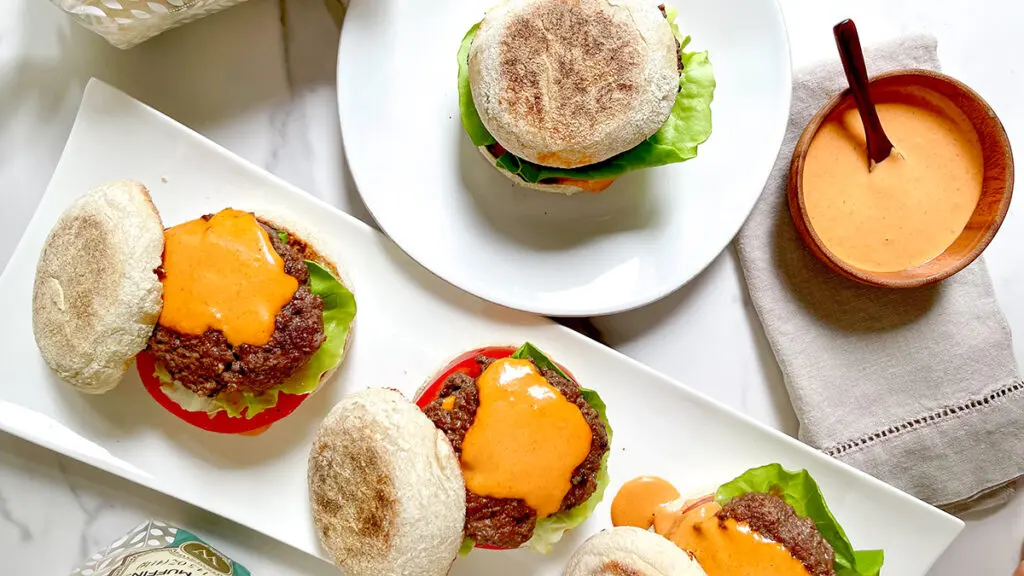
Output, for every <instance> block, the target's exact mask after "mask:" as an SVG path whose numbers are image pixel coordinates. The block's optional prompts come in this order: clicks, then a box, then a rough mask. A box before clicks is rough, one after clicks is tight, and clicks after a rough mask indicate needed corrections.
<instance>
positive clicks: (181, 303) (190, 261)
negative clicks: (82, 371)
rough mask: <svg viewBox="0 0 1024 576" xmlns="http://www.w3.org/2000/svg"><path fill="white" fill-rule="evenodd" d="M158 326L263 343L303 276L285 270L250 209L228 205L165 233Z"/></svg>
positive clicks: (234, 342)
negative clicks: (205, 218)
mask: <svg viewBox="0 0 1024 576" xmlns="http://www.w3.org/2000/svg"><path fill="white" fill-rule="evenodd" d="M164 240H165V244H164V262H163V268H164V278H163V286H164V306H163V310H162V311H161V313H160V320H159V322H160V324H161V325H162V326H165V327H167V328H170V329H172V330H176V331H178V332H180V333H182V334H194V335H198V334H202V333H204V332H206V331H207V330H220V331H221V332H223V333H224V336H225V337H226V338H227V341H228V342H229V343H231V344H232V345H233V346H238V345H241V344H252V345H254V346H262V345H264V344H266V343H267V342H269V341H270V337H271V336H272V335H273V333H274V319H275V317H276V316H277V314H278V312H280V311H281V309H282V308H283V307H284V306H285V305H286V304H288V302H289V301H290V300H291V298H292V296H293V295H294V294H295V290H297V289H298V281H297V280H296V279H295V278H293V277H291V276H289V275H288V274H285V272H284V261H283V260H282V259H281V257H280V256H279V255H278V254H277V252H276V251H274V247H273V245H272V244H271V242H270V237H269V236H268V235H267V232H266V230H264V229H263V227H262V226H260V225H259V223H258V222H257V221H256V217H255V216H253V215H252V214H250V213H248V212H240V211H238V210H231V209H227V210H223V211H221V212H219V213H217V214H216V215H214V216H213V217H212V218H210V219H209V220H202V219H199V220H192V221H191V222H185V223H184V224H180V225H178V226H175V227H173V228H169V229H168V230H167V231H165V232H164Z"/></svg>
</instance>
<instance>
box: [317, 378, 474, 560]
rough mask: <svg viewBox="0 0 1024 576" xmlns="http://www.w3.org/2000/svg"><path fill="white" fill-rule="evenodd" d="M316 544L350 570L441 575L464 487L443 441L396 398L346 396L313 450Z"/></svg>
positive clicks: (453, 550)
mask: <svg viewBox="0 0 1024 576" xmlns="http://www.w3.org/2000/svg"><path fill="white" fill-rule="evenodd" d="M309 493H310V503H311V506H312V508H313V521H314V523H315V524H316V528H317V533H318V534H319V536H320V542H321V543H322V544H323V546H324V548H326V549H327V551H328V552H329V553H330V554H331V557H332V558H333V559H334V562H335V563H336V564H337V565H338V567H340V568H341V569H342V570H343V571H344V572H345V574H346V575H348V576H377V575H379V576H442V575H444V574H447V573H448V570H449V569H450V568H451V565H452V562H453V561H454V560H455V557H456V555H457V554H458V551H459V546H460V545H461V544H462V528H463V525H464V523H465V518H466V488H465V484H464V483H463V480H462V471H461V469H460V467H459V461H458V459H457V458H456V456H455V452H454V451H453V450H452V447H451V445H450V444H449V443H448V440H447V438H446V437H445V436H444V434H443V433H441V432H440V431H439V430H438V429H437V428H435V427H434V425H433V424H432V423H431V422H430V420H429V419H428V418H427V417H426V416H425V415H424V414H423V413H422V412H421V411H420V410H419V408H417V407H416V406H415V405H414V404H412V403H411V402H409V401H408V400H406V399H405V397H404V396H402V394H400V393H399V392H396V391H393V390H387V389H382V388H377V389H370V390H365V391H362V392H358V393H355V394H351V395H349V396H346V397H345V398H344V399H342V400H341V401H340V402H339V403H338V404H337V405H336V406H335V407H334V408H333V409H332V410H331V412H330V414H328V416H327V418H326V419H324V422H323V424H321V426H320V430H319V431H318V432H317V436H316V439H315V440H314V442H313V447H312V449H311V451H310V454H309Z"/></svg>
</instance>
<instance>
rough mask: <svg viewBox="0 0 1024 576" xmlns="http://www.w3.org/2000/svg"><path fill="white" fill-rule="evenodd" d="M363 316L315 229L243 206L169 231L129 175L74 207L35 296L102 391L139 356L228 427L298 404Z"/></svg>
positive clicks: (184, 403)
mask: <svg viewBox="0 0 1024 576" xmlns="http://www.w3.org/2000/svg"><path fill="white" fill-rule="evenodd" d="M82 254H88V255H89V258H82ZM69 304H70V305H69ZM354 317H355V299H354V297H353V296H352V293H351V292H350V291H349V290H348V289H347V288H346V287H345V286H344V284H343V283H342V282H341V281H340V280H339V275H338V271H337V269H336V268H335V266H334V265H333V264H332V263H331V262H330V261H329V260H328V259H327V258H326V257H324V255H323V254H322V253H320V252H319V251H317V250H316V249H315V248H314V247H313V246H312V244H310V243H309V242H308V241H307V240H304V239H302V238H300V237H299V236H297V235H296V234H294V233H293V232H292V231H290V230H288V229H286V228H284V227H283V226H281V225H278V224H275V223H273V222H272V221H271V220H269V219H267V218H264V217H258V216H256V215H254V214H252V213H250V212H243V211H239V210H233V209H226V210H223V211H221V212H218V213H217V214H208V215H205V216H203V217H202V218H199V219H196V220H192V221H190V222H186V223H184V224H180V225H178V226H174V227H172V228H169V229H167V230H164V229H163V224H162V221H161V219H160V216H159V214H158V213H157V211H156V208H155V207H154V206H153V204H152V201H151V200H150V197H149V193H148V191H147V190H146V189H145V187H144V186H142V185H141V184H139V183H136V182H128V181H122V182H115V183H112V184H108V185H105V186H102V187H100V188H97V189H95V190H93V191H91V192H90V193H88V194H86V195H85V196H83V197H82V198H80V199H79V200H78V201H77V202H76V203H75V204H74V205H72V206H71V207H70V208H69V209H68V210H67V211H66V212H65V214H64V215H63V216H62V217H61V219H60V220H59V221H58V223H57V225H56V226H55V227H54V229H53V230H52V231H51V234H50V236H49V238H48V239H47V242H46V245H45V247H44V249H43V253H42V255H41V257H40V261H39V265H38V269H37V274H36V283H35V290H34V294H33V325H34V331H35V335H36V341H37V343H38V345H39V348H40V350H41V352H42V354H43V358H44V359H45V360H46V361H47V363H48V364H50V366H51V367H52V368H53V369H54V370H55V371H56V372H57V373H58V375H60V376H61V377H63V378H64V379H66V380H68V381H69V382H71V384H72V385H74V386H75V387H76V388H78V389H79V390H82V391H84V392H91V393H102V392H106V391H108V390H110V389H112V388H113V387H115V386H116V385H117V384H118V383H119V381H120V380H121V378H122V376H123V375H124V373H125V371H126V370H127V369H128V367H129V366H130V364H131V362H132V360H133V359H136V360H137V362H136V364H137V366H138V370H139V374H140V376H141V378H142V382H143V384H144V385H145V387H146V390H147V391H148V392H149V393H150V394H151V395H152V396H153V398H154V399H156V400H157V402H159V403H160V405H161V406H163V407H164V408H165V409H167V410H168V411H170V412H171V413H172V414H174V415H175V416H178V417H179V418H181V419H182V420H185V421H186V422H188V423H189V424H192V425H194V426H197V427H200V428H203V429H205V430H210V431H213V432H222V433H240V434H254V433H259V432H261V431H263V430H265V429H266V428H267V427H269V426H270V425H271V424H272V423H273V422H275V421H277V420H279V419H281V418H283V417H285V416H287V415H288V414H290V413H291V412H292V411H294V410H295V409H296V408H297V407H298V406H299V404H301V403H302V402H303V401H304V400H305V399H306V398H308V397H309V395H310V394H312V393H313V392H315V391H316V390H317V389H318V388H319V386H320V384H321V383H322V382H323V381H324V380H325V379H326V378H327V377H328V376H329V375H330V374H331V373H332V372H333V371H334V369H336V368H337V366H338V365H339V364H340V362H341V360H342V357H343V355H344V352H345V348H346V345H347V343H348V339H349V331H350V327H351V324H352V322H353V320H354Z"/></svg>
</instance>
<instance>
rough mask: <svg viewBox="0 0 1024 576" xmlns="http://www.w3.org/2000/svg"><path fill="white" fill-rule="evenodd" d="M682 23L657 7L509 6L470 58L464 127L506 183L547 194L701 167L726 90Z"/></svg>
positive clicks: (557, 1) (465, 49)
mask: <svg viewBox="0 0 1024 576" xmlns="http://www.w3.org/2000/svg"><path fill="white" fill-rule="evenodd" d="M675 20H676V11H675V10H673V9H671V8H666V7H665V6H658V5H657V4H656V3H655V2H651V1H649V0H619V1H615V2H613V1H611V0H506V1H505V2H503V3H501V4H499V5H498V6H496V7H494V8H492V9H491V10H490V11H489V12H488V13H487V15H486V16H485V17H484V19H483V20H482V21H481V22H479V23H478V24H476V25H474V26H473V27H472V28H471V29H470V30H469V33H467V34H466V36H465V38H464V39H463V41H462V46H461V48H460V49H459V53H458V61H459V108H460V113H461V117H462V124H463V127H464V128H465V130H466V132H467V133H468V134H469V137H470V139H471V140H472V142H473V144H474V145H475V146H476V147H477V148H478V149H479V150H480V152H481V153H482V154H483V155H484V157H485V158H487V159H488V160H489V161H490V162H491V164H493V165H494V166H495V167H496V168H497V169H498V170H499V171H500V172H502V173H503V174H505V175H506V176H508V177H509V178H511V179H512V180H513V181H514V182H516V183H517V184H519V185H520V186H525V187H528V188H534V189H537V190H543V191H547V192H559V193H563V194H573V193H575V192H579V191H587V192H601V191H602V190H605V189H606V188H608V186H610V185H611V184H612V183H613V182H614V181H615V179H616V178H618V177H619V176H621V175H623V174H625V173H626V172H629V171H632V170H639V169H643V168H651V167H655V166H662V165H666V164H672V163H675V162H682V161H684V160H688V159H690V158H693V157H694V156H696V155H697V146H698V145H699V144H701V143H703V142H704V141H705V140H707V138H708V137H709V136H710V134H711V108H710V106H711V100H712V98H713V96H714V89H715V79H714V74H713V72H712V68H711V63H710V62H709V61H708V56H707V53H706V52H686V51H685V49H686V45H687V44H688V43H689V38H688V37H686V38H684V37H683V36H682V35H681V34H680V32H679V28H678V26H677V25H676V22H675Z"/></svg>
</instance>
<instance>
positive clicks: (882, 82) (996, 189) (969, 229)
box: [789, 70, 1013, 288]
mask: <svg viewBox="0 0 1024 576" xmlns="http://www.w3.org/2000/svg"><path fill="white" fill-rule="evenodd" d="M871 89H872V93H875V92H881V91H883V90H885V91H889V90H892V91H901V90H906V91H910V92H913V93H915V94H922V93H930V94H929V95H930V96H933V97H934V96H935V95H937V96H939V97H941V98H943V99H945V100H946V101H947V102H948V103H951V104H952V105H954V106H956V107H957V108H959V109H960V110H961V111H963V113H964V114H965V115H966V116H967V118H968V120H970V122H971V124H972V125H973V126H974V130H975V132H977V134H978V139H979V140H980V142H981V148H982V159H983V161H984V173H983V177H982V190H981V197H980V199H979V200H978V205H977V206H976V207H975V209H974V213H973V214H972V215H971V218H970V220H969V221H968V222H967V226H965V227H964V230H963V232H961V233H960V236H959V237H958V238H957V239H956V240H954V241H953V243H952V244H951V245H950V246H949V247H948V248H946V250H945V251H944V252H943V253H942V254H939V255H938V256H936V257H935V258H933V259H932V260H929V261H928V262H925V263H924V264H921V265H920V266H917V267H914V268H910V269H907V270H901V271H899V272H872V271H869V270H864V269H862V268H858V267H856V266H853V265H851V264H849V263H847V262H845V261H843V260H841V259H839V258H838V257H836V256H835V255H834V254H833V253H832V252H831V251H829V249H828V248H827V247H825V245H824V243H823V242H822V241H821V239H820V238H819V237H818V234H817V233H816V232H815V231H814V227H813V226H811V221H810V218H809V217H808V216H807V210H806V206H805V204H804V195H803V172H804V163H805V161H806V159H807V150H808V148H810V145H811V140H812V139H813V138H814V136H815V135H816V134H817V132H818V129H819V128H820V127H821V124H822V123H823V122H824V121H825V119H826V118H828V116H829V115H830V114H831V113H832V112H833V111H834V110H835V109H836V108H837V107H839V106H840V105H841V104H845V102H846V101H847V100H848V99H849V101H851V102H852V96H851V95H850V91H849V90H847V91H845V92H843V93H842V94H840V95H838V96H836V97H835V98H833V99H832V100H831V101H830V102H829V103H828V104H826V105H825V106H824V107H823V108H822V109H821V110H820V111H819V112H818V113H817V114H816V115H815V116H814V118H813V119H812V120H811V122H810V124H808V125H807V128H805V129H804V132H803V134H802V135H801V136H800V140H799V141H798V142H797V145H796V150H795V151H794V152H793V160H792V162H791V164H790V170H789V209H790V213H791V214H792V216H793V222H794V223H795V224H796V228H797V231H798V232H799V233H800V236H801V237H802V238H803V240H804V242H805V243H806V244H807V246H808V247H810V249H811V251H812V252H813V253H814V254H815V256H817V257H818V258H819V259H821V261H822V262H824V263H825V264H827V265H828V266H829V267H830V268H832V269H833V270H835V271H836V272H838V273H840V274H842V275H843V276H846V277H848V278H851V279H853V280H857V281H859V282H863V283H866V284H872V285H875V286H882V287H885V288H915V287H918V286H924V285H925V284H931V283H933V282H938V281H940V280H943V279H945V278H948V277H950V276H952V275H953V274H956V273H957V272H959V271H960V270H963V269H964V268H965V267H967V265H968V264H970V263H971V262H973V261H974V259H975V258H977V257H978V256H979V255H980V254H981V253H982V251H983V250H985V248H986V247H987V246H988V244H989V242H991V241H992V238H993V237H994V236H995V235H996V232H997V231H998V230H999V226H1000V225H1001V224H1002V223H1003V219H1004V218H1005V217H1006V211H1007V210H1008V209H1009V207H1010V198H1011V196H1012V194H1013V153H1012V152H1011V150H1010V140H1009V138H1007V136H1006V130H1004V129H1003V125H1002V123H1001V122H1000V121H999V118H997V117H996V115H995V112H993V111H992V108H990V107H989V105H988V104H987V103H986V102H985V100H983V99H982V98H981V96H979V95H978V94H977V93H976V92H974V91H973V90H971V89H970V88H968V87H967V86H965V85H964V84H962V83H961V82H959V81H957V80H954V79H953V78H950V77H949V76H945V75H943V74H938V73H936V72H931V71H928V70H900V71H895V72H889V73H886V74H882V75H880V76H876V77H874V78H873V79H872V80H871Z"/></svg>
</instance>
